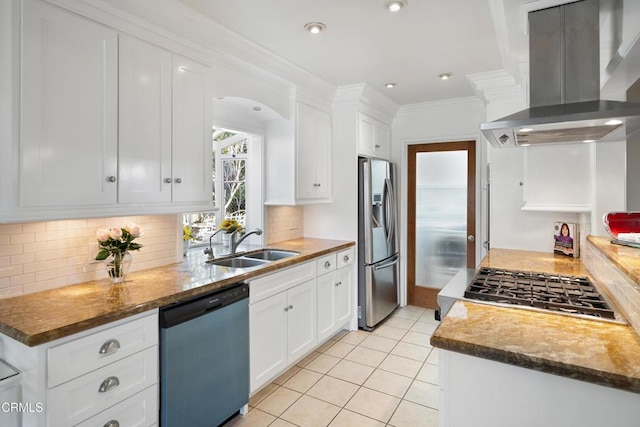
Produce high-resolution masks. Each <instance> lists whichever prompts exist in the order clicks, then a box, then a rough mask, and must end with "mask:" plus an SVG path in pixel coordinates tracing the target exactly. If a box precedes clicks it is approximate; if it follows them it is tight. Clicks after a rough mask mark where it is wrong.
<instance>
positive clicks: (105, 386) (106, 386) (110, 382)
mask: <svg viewBox="0 0 640 427" xmlns="http://www.w3.org/2000/svg"><path fill="white" fill-rule="evenodd" d="M119 385H120V380H119V379H118V377H108V378H107V379H105V380H104V381H102V384H100V388H99V389H98V391H99V392H100V393H106V392H108V391H109V390H113V389H114V388H116V387H118V386H119Z"/></svg>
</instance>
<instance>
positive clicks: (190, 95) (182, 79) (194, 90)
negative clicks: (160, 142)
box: [172, 55, 213, 203]
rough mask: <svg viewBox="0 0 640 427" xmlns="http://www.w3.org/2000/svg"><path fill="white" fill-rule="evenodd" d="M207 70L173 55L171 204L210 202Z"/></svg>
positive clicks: (210, 153) (209, 124)
mask: <svg viewBox="0 0 640 427" xmlns="http://www.w3.org/2000/svg"><path fill="white" fill-rule="evenodd" d="M208 70H209V69H208V67H206V66H205V65H202V64H199V63H197V62H194V61H191V60H189V59H187V58H183V57H181V56H178V55H174V56H173V77H172V79H173V135H172V136H173V138H172V140H173V145H172V159H173V164H172V178H173V201H174V202H205V203H206V202H209V203H211V191H212V190H211V187H212V181H211V170H212V153H213V151H212V150H213V145H212V140H211V129H212V121H211V106H210V105H211V98H210V97H209V94H210V91H209V89H208Z"/></svg>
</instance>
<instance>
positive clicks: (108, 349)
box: [99, 339, 120, 354]
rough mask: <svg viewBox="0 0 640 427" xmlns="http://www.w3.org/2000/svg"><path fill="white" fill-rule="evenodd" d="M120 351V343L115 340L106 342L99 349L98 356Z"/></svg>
mask: <svg viewBox="0 0 640 427" xmlns="http://www.w3.org/2000/svg"><path fill="white" fill-rule="evenodd" d="M118 350H120V341H118V340H116V339H111V340H107V341H105V342H104V344H102V346H101V347H100V351H99V353H100V354H109V353H113V352H115V351H118Z"/></svg>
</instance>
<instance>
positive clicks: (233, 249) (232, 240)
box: [229, 228, 262, 254]
mask: <svg viewBox="0 0 640 427" xmlns="http://www.w3.org/2000/svg"><path fill="white" fill-rule="evenodd" d="M252 234H255V235H256V236H259V235H261V234H262V230H260V229H259V228H254V229H253V230H249V231H247V232H246V233H245V234H244V235H243V236H242V237H240V238H239V239H238V240H236V237H238V230H235V231H233V232H232V233H231V236H230V239H229V240H230V244H231V253H232V254H235V253H236V250H237V249H238V246H240V243H242V242H243V241H244V239H246V238H247V237H249V236H251V235H252Z"/></svg>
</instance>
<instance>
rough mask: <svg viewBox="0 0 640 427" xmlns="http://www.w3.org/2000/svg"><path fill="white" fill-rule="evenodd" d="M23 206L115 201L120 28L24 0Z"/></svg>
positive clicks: (21, 142)
mask: <svg viewBox="0 0 640 427" xmlns="http://www.w3.org/2000/svg"><path fill="white" fill-rule="evenodd" d="M21 42H22V46H21V48H22V65H21V95H22V96H21V112H20V114H21V119H20V170H19V175H20V205H21V206H25V207H30V206H78V205H105V204H113V203H115V202H116V194H117V184H116V182H115V181H116V179H117V178H116V176H117V172H116V171H117V159H116V155H117V128H118V123H117V96H118V95H117V94H118V92H117V90H118V89H117V84H118V56H117V55H118V46H117V33H116V32H115V31H113V30H111V29H109V28H107V27H104V26H102V25H100V24H97V23H95V22H93V21H90V20H88V19H84V18H81V17H79V16H77V15H75V14H72V13H69V12H65V11H63V10H61V9H58V8H56V7H53V6H50V5H48V4H45V3H41V2H39V1H35V0H25V1H24V2H23V16H22V39H21Z"/></svg>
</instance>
